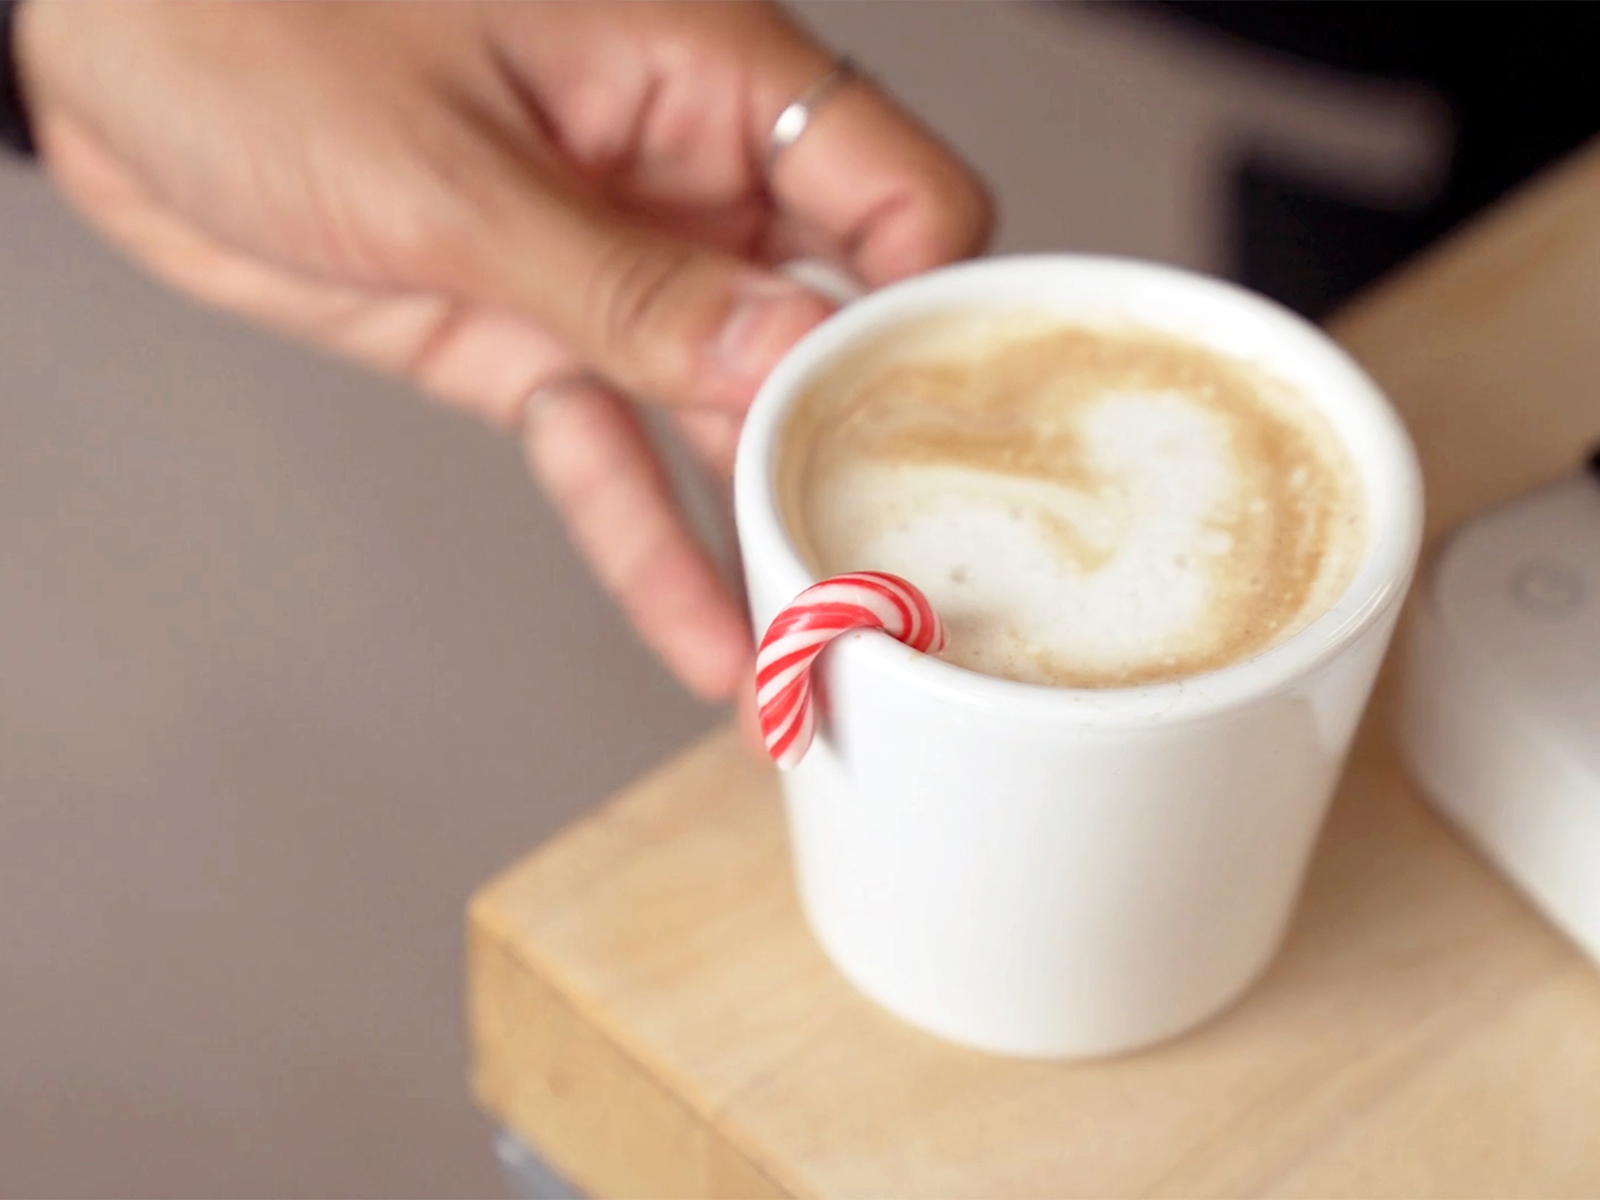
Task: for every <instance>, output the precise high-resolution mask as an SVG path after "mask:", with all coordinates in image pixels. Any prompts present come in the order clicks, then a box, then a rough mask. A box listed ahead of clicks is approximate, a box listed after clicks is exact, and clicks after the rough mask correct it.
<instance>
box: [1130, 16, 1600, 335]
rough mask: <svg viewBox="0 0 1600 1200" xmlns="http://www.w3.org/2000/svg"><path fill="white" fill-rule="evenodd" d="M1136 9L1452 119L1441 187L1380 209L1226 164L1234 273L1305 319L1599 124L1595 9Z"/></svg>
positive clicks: (1599, 21) (1258, 159) (1268, 164)
mask: <svg viewBox="0 0 1600 1200" xmlns="http://www.w3.org/2000/svg"><path fill="white" fill-rule="evenodd" d="M1140 7H1141V8H1143V9H1144V10H1145V11H1147V12H1150V11H1154V12H1156V13H1158V14H1166V15H1170V16H1172V17H1173V18H1175V19H1178V20H1182V21H1184V22H1186V23H1189V24H1191V25H1194V26H1197V27H1202V28H1204V29H1206V30H1209V31H1212V32H1213V33H1216V34H1220V35H1223V36H1226V37H1229V38H1232V39H1235V40H1242V41H1245V42H1248V43H1249V44H1251V45H1253V46H1257V47H1261V48H1265V49H1268V50H1272V51H1276V52H1278V53H1282V54H1288V55H1291V56H1293V57H1296V58H1299V59H1302V60H1305V61H1308V62H1314V63H1318V64H1320V65H1322V66H1325V67H1332V68H1334V69H1337V70H1342V71H1348V72H1353V73H1356V74H1362V75H1367V76H1373V77H1378V78H1383V79H1390V80H1401V81H1408V82H1414V83H1420V84H1424V85H1426V86H1428V87H1431V88H1432V89H1434V90H1435V91H1436V92H1437V93H1438V94H1439V96H1440V97H1441V98H1442V99H1443V100H1444V101H1445V103H1446V104H1447V105H1448V106H1449V108H1450V110H1451V113H1452V115H1453V116H1454V119H1455V147H1454V153H1453V155H1452V158H1451V163H1450V173H1449V176H1448V178H1447V180H1446V181H1445V185H1444V188H1443V191H1442V192H1441V194H1440V195H1439V196H1438V197H1437V198H1436V199H1435V200H1434V201H1432V202H1431V203H1429V204H1427V205H1426V206H1424V207H1420V208H1417V209H1413V210H1409V211H1384V210H1381V209H1376V208H1372V207H1367V206H1363V205H1361V204H1359V203H1355V202H1352V201H1350V200H1349V199H1347V198H1342V197H1340V196H1337V195H1334V194H1331V193H1330V192H1329V191H1328V190H1327V189H1326V188H1325V187H1322V186H1320V185H1318V184H1315V183H1311V182H1308V181H1305V180H1302V179H1297V178H1296V177H1295V175H1294V174H1293V173H1292V172H1291V171H1289V170H1287V169H1286V168H1284V167H1282V166H1280V165H1278V164H1275V163H1274V162H1272V161H1271V160H1270V159H1269V158H1267V157H1264V156H1262V155H1260V154H1246V155H1244V156H1243V157H1242V159H1241V161H1240V162H1239V163H1238V164H1237V165H1236V167H1235V168H1234V177H1233V193H1234V194H1233V203H1232V205H1231V210H1232V218H1231V219H1232V222H1233V227H1232V228H1231V229H1230V231H1229V236H1230V243H1231V255H1232V258H1233V268H1234V274H1235V277H1236V278H1237V279H1239V280H1240V282H1242V283H1245V284H1248V285H1249V286H1251V287H1254V288H1256V289H1258V290H1260V291H1263V292H1265V293H1267V294H1268V295H1270V296H1273V297H1274V298H1276V299H1278V300H1280V301H1282V302H1283V303H1285V304H1287V305H1289V306H1290V307H1291V308H1294V309H1296V310H1298V311H1299V312H1302V313H1304V314H1306V315H1307V316H1311V317H1321V316H1324V315H1326V314H1327V313H1328V312H1329V311H1330V310H1332V309H1333V308H1335V307H1336V306H1337V305H1338V304H1339V303H1340V302H1341V301H1342V300H1344V299H1346V298H1347V297H1348V296H1350V295H1351V293H1353V292H1355V291H1357V290H1359V289H1360V288H1362V287H1364V286H1365V285H1366V284H1368V283H1370V282H1372V281H1373V280H1374V279H1376V278H1377V277H1378V276H1379V275H1382V274H1383V273H1384V272H1385V271H1387V270H1389V269H1390V268H1391V267H1393V266H1395V265H1397V264H1398V263H1399V262H1401V261H1402V260H1403V259H1405V258H1408V257H1409V256H1411V255H1412V254H1414V253H1416V252H1417V251H1418V250H1420V249H1422V248H1423V247H1424V246H1426V245H1427V244H1428V243H1429V242H1431V241H1433V240H1434V239H1435V238H1437V237H1438V236H1439V235H1440V234H1443V233H1445V232H1446V231H1447V230H1449V229H1450V228H1451V227H1452V226H1454V225H1456V224H1457V223H1459V222H1460V221H1462V220H1464V219H1465V218H1467V217H1469V216H1471V215H1472V214H1473V213H1474V212H1476V211H1478V209H1480V208H1482V207H1483V206H1484V205H1486V204H1488V203H1490V202H1491V201H1493V200H1495V199H1497V198H1498V197H1500V196H1501V195H1503V194H1504V193H1505V192H1507V191H1508V190H1510V189H1511V188H1513V187H1515V186H1516V185H1517V184H1518V183H1520V182H1522V181H1523V180H1524V179H1526V178H1528V177H1529V176H1530V175H1532V174H1534V173H1535V172H1536V171H1538V170H1539V169H1540V168H1541V167H1543V166H1546V165H1547V164H1549V163H1551V162H1553V161H1554V160H1556V159H1558V158H1560V157H1562V156H1563V155H1565V154H1568V153H1570V152H1571V151H1572V150H1574V149H1576V148H1577V147H1578V146H1579V145H1581V144H1582V143H1583V142H1584V141H1586V140H1587V139H1588V138H1589V137H1590V136H1592V135H1593V134H1594V133H1596V132H1600V81H1597V78H1596V75H1595V70H1594V58H1595V46H1596V39H1597V36H1600V7H1596V6H1594V5H1590V4H1573V3H1535V2H1533V0H1520V2H1515V3H1489V2H1483V3H1472V4H1441V3H1398V2H1389V3H1328V2H1320V0H1298V2H1296V3H1271V4H1267V3H1255V4H1252V3H1226V2H1223V3H1218V2H1215V0H1148V2H1147V3H1144V4H1142V5H1140Z"/></svg>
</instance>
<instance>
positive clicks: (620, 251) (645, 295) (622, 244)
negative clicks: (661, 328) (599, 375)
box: [584, 239, 695, 370]
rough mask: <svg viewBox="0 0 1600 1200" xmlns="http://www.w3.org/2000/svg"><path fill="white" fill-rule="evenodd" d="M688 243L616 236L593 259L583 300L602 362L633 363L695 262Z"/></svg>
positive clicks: (624, 365)
mask: <svg viewBox="0 0 1600 1200" xmlns="http://www.w3.org/2000/svg"><path fill="white" fill-rule="evenodd" d="M694 258H695V255H694V251H693V250H692V249H690V248H689V247H687V246H674V245H671V244H660V243H646V242H643V241H642V240H635V239H619V240H617V241H616V242H615V243H613V245H612V246H611V247H610V248H609V249H608V250H607V251H605V252H604V253H603V254H602V255H601V258H600V261H599V262H598V263H597V265H596V268H595V271H594V275H593V279H592V281H591V283H590V287H589V295H588V297H587V301H586V303H585V306H584V308H585V313H586V316H587V318H588V320H587V325H588V328H590V329H591V330H594V331H595V334H594V336H595V339H596V343H597V345H596V352H597V353H598V354H599V355H600V357H601V359H602V361H603V362H605V363H606V364H608V365H610V366H612V367H614V368H620V369H623V370H628V369H632V368H636V367H637V366H638V365H639V360H640V359H641V357H642V355H643V354H644V353H645V348H646V347H647V345H648V344H649V342H650V340H651V334H652V333H653V331H654V328H655V326H656V323H657V321H658V319H659V314H660V313H661V311H662V310H663V308H664V307H665V306H666V305H668V304H670V303H671V297H672V295H673V293H674V291H675V289H676V287H677V285H678V283H679V281H680V280H681V279H682V278H683V277H684V275H685V274H686V273H687V272H688V271H689V269H690V267H691V265H692V263H693V262H694Z"/></svg>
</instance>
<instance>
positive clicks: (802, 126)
mask: <svg viewBox="0 0 1600 1200" xmlns="http://www.w3.org/2000/svg"><path fill="white" fill-rule="evenodd" d="M859 77H860V72H859V71H857V70H856V65H855V63H853V62H851V61H850V60H849V59H848V58H845V57H840V58H838V59H836V60H835V61H834V64H833V66H832V67H831V68H829V70H828V73H827V74H826V75H824V76H823V77H822V78H821V79H819V80H817V81H816V82H815V83H813V84H812V85H811V86H810V87H808V88H807V89H806V90H805V91H804V92H802V93H800V97H799V99H797V100H793V101H791V102H790V103H789V105H788V107H786V108H785V109H784V110H783V111H782V112H781V113H779V114H778V119H777V120H776V121H774V122H773V123H772V132H771V133H769V134H768V135H767V154H766V168H767V178H768V179H771V178H772V169H773V167H775V166H777V164H778V157H779V156H780V155H781V154H782V153H783V152H784V151H785V150H787V149H788V148H789V147H790V146H792V145H794V144H795V143H796V142H798V141H799V140H800V138H801V137H802V135H804V133H805V131H806V130H807V129H809V128H810V127H811V119H812V118H813V117H815V116H816V115H817V110H818V109H819V108H821V107H822V106H823V105H824V104H826V103H827V102H828V99H829V97H831V96H832V95H833V94H834V93H835V92H837V91H838V90H839V89H840V88H841V87H843V86H844V85H845V84H847V83H849V82H850V81H851V80H852V79H857V78H859Z"/></svg>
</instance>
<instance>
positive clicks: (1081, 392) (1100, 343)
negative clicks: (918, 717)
mask: <svg viewBox="0 0 1600 1200" xmlns="http://www.w3.org/2000/svg"><path fill="white" fill-rule="evenodd" d="M780 453H781V460H780V466H779V492H780V496H781V502H782V505H783V513H784V519H785V521H786V523H787V524H788V526H789V529H790V531H791V533H792V534H793V536H794V539H795V542H796V544H797V545H798V547H799V548H800V550H801V552H802V554H803V555H804V557H805V559H806V561H807V562H808V563H809V564H810V565H811V567H812V568H813V570H815V571H816V572H817V574H818V575H819V576H824V577H825V576H830V575H837V574H842V573H844V572H847V571H861V570H879V571H889V572H892V573H894V574H896V575H901V576H904V577H905V578H907V579H909V580H911V581H913V582H914V583H916V584H917V585H918V586H919V587H920V588H921V589H922V590H923V592H924V593H926V595H927V596H928V598H929V600H931V601H932V603H933V606H934V608H935V609H936V610H937V611H938V612H939V613H940V615H941V616H942V617H943V619H944V622H945V625H946V627H947V629H948V630H949V633H950V644H949V647H948V648H947V649H946V650H945V652H944V654H943V658H944V659H945V661H947V662H951V663H955V664H956V665H958V666H962V667H966V668H968V669H970V670H974V671H980V672H983V673H985V674H989V675H995V676H999V677H1002V678H1006V679H1012V680H1016V681H1019V682H1023V683H1033V684H1043V685H1047V686H1054V687H1072V688H1106V687H1129V686H1135V685H1140V684H1152V683H1162V682H1168V681H1171V680H1177V679H1182V678H1185V677H1187V676H1191V675H1197V674H1201V673H1203V672H1207V671H1214V670H1217V669H1219V668H1221V667H1225V666H1227V665H1229V664H1230V663H1234V662H1239V661H1241V660H1244V659H1248V658H1250V657H1252V656H1254V655H1256V654H1259V653H1261V652H1262V651H1264V650H1266V649H1268V648H1270V647H1271V646H1274V645H1276V644H1278V643H1279V642H1282V641H1283V640H1284V639H1286V638H1288V637H1291V636H1293V635H1294V634H1295V633H1297V632H1298V631H1299V630H1301V629H1303V628H1305V627H1306V626H1307V625H1309V624H1310V623H1311V622H1312V621H1314V620H1315V619H1316V618H1317V617H1319V616H1321V615H1322V614H1323V613H1324V612H1326V611H1327V610H1328V608H1329V606H1330V605H1331V604H1332V603H1333V601H1334V600H1335V599H1337V598H1338V596H1339V595H1340V594H1341V593H1343V591H1344V590H1345V589H1346V588H1347V587H1348V586H1349V583H1350V580H1351V578H1352V576H1353V575H1354V573H1355V568H1356V566H1357V564H1358V563H1359V562H1360V559H1361V553H1362V549H1363V545H1364V536H1365V523H1366V515H1365V506H1364V502H1363V499H1362V495H1361V488H1360V485H1359V481H1358V479H1357V476H1356V472H1355V468H1354V465H1353V463H1352V462H1351V460H1350V456H1349V453H1348V451H1347V450H1346V449H1345V448H1344V446H1343V445H1342V444H1341V442H1340V440H1339V437H1338V434H1337V433H1336V432H1335V430H1334V428H1333V426H1332V425H1331V423H1330V422H1329V421H1328V419H1327V418H1326V417H1325V416H1324V415H1323V414H1322V413H1321V412H1319V411H1318V410H1317V408H1316V407H1315V406H1314V405H1313V404H1312V403H1311V402H1310V401H1308V399H1307V398H1306V397H1305V396H1304V395H1303V394H1301V393H1300V392H1299V391H1298V390H1297V389H1296V388H1295V387H1294V386H1293V385H1292V384H1290V383H1288V382H1286V381H1285V380H1283V379H1280V378H1277V377H1275V376H1273V375H1272V374H1270V373H1269V372H1268V371H1266V370H1264V369H1262V368H1260V367H1259V366H1256V365H1254V364H1252V363H1249V362H1247V361H1243V360H1241V359H1238V358H1234V357H1231V356H1229V355H1227V354H1224V353H1222V352H1219V351H1217V350H1213V349H1211V348H1208V347H1206V346H1204V345H1201V344H1199V343H1196V342H1192V341H1186V340H1183V339H1181V338H1176V337H1173V336H1171V335H1169V334H1164V333H1160V332H1154V331H1150V330H1140V329H1137V328H1117V327H1109V328H1096V327H1092V326H1086V325H1081V324H1063V323H1061V322H1060V321H1058V320H1053V319H1051V318H1050V317H1049V316H1048V315H1047V314H1042V313H1037V312H1031V313H1030V312H1027V311H1016V310H1006V309H1000V310H969V311H956V312H948V313H941V314H935V315H931V316H923V317H921V318H919V319H917V320H914V321H911V322H908V323H907V324H905V325H902V326H898V327H895V328H891V329H889V330H887V331H885V332H882V333H879V334H878V335H876V336H875V337H873V338H871V339H868V340H867V341H866V343H865V344H864V345H860V346H857V347H855V348H853V349H852V351H851V352H850V353H849V354H848V355H845V356H843V357H842V358H841V359H840V360H839V361H838V362H836V363H833V364H831V365H830V366H829V368H828V369H827V370H826V371H824V372H822V373H821V374H820V375H819V376H818V377H817V378H816V379H815V380H814V381H812V382H811V383H810V385H809V386H808V387H807V388H806V390H805V392H804V394H803V395H802V396H801V397H800V399H799V400H798V402H797V404H796V406H795V409H794V412H793V415H792V416H791V417H790V420H789V422H788V425H787V427H786V429H785V431H784V435H783V441H782V448H781V451H780Z"/></svg>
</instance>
